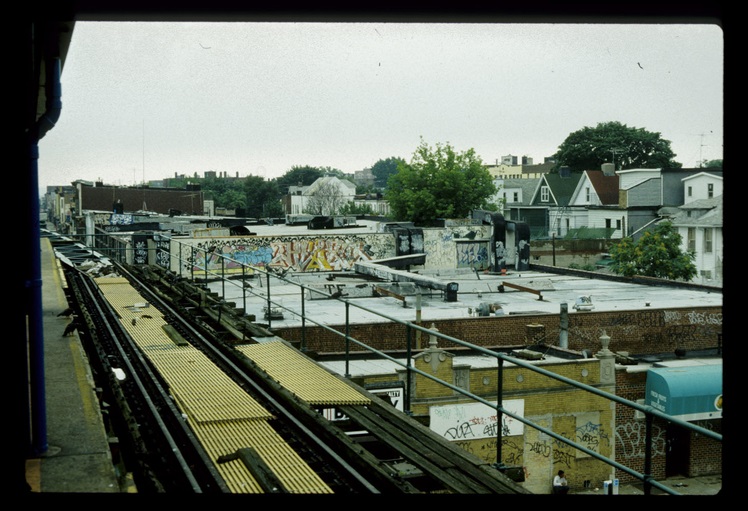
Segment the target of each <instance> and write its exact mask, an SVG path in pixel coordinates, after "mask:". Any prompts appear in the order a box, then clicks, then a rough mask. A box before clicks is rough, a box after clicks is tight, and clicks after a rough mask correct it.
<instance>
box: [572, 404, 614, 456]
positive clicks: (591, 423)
mask: <svg viewBox="0 0 748 511" xmlns="http://www.w3.org/2000/svg"><path fill="white" fill-rule="evenodd" d="M588 415H594V416H595V418H594V419H592V420H588V419H587V417H585V416H588ZM598 417H599V413H597V412H593V413H590V414H582V415H580V416H578V417H577V428H576V431H575V441H576V443H578V444H579V445H581V446H583V447H586V448H587V449H589V450H590V451H594V452H596V453H598V454H604V452H603V451H607V450H608V449H607V448H608V447H610V444H611V442H610V435H609V434H608V433H606V432H605V430H604V428H603V427H602V424H600V423H599V419H598ZM603 447H605V448H606V449H602V448H603ZM585 456H589V454H587V453H585V452H584V451H577V457H585Z"/></svg>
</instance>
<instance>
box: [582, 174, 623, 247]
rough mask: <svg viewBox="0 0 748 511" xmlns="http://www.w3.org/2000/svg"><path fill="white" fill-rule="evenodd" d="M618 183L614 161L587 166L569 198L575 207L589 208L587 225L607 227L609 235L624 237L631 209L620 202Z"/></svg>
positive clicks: (606, 231)
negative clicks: (592, 167)
mask: <svg viewBox="0 0 748 511" xmlns="http://www.w3.org/2000/svg"><path fill="white" fill-rule="evenodd" d="M618 183H619V177H618V175H617V174H616V173H615V171H614V168H613V165H612V164H607V165H603V168H602V170H585V171H584V172H582V178H581V179H580V180H579V182H578V183H577V186H576V188H575V189H574V193H573V194H572V196H571V199H570V200H569V206H570V207H571V208H573V209H576V210H579V211H586V215H587V217H586V219H585V220H584V223H585V224H586V227H587V228H589V229H600V230H601V231H602V230H604V232H605V236H606V237H609V238H622V237H623V235H624V232H625V230H626V225H627V221H626V218H627V212H626V210H624V209H621V208H620V207H619V205H618Z"/></svg>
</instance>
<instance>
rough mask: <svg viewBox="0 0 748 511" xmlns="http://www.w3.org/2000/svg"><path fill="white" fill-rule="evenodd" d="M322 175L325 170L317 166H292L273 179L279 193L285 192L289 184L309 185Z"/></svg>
mask: <svg viewBox="0 0 748 511" xmlns="http://www.w3.org/2000/svg"><path fill="white" fill-rule="evenodd" d="M324 175H325V171H324V170H322V169H320V168H317V167H310V166H308V165H304V166H294V167H291V169H290V170H289V171H288V172H286V173H285V174H283V175H282V176H280V177H279V178H276V180H275V181H276V182H277V183H278V189H279V190H280V192H281V194H286V193H288V187H289V186H309V185H310V184H312V183H314V182H315V181H316V180H317V179H319V178H321V177H322V176H324Z"/></svg>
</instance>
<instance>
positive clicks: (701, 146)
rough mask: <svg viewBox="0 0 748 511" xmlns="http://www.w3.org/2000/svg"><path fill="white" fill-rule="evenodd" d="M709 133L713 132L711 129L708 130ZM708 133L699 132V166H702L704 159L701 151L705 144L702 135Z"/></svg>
mask: <svg viewBox="0 0 748 511" xmlns="http://www.w3.org/2000/svg"><path fill="white" fill-rule="evenodd" d="M709 133H714V132H713V131H712V130H709ZM706 135H708V133H699V168H702V167H703V166H704V159H703V157H702V151H703V149H704V147H705V146H706V144H704V137H705V136H706ZM706 147H709V146H706Z"/></svg>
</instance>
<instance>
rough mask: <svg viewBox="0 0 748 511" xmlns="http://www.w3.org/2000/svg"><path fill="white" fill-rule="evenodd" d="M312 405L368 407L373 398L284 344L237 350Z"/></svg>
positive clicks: (243, 347)
mask: <svg viewBox="0 0 748 511" xmlns="http://www.w3.org/2000/svg"><path fill="white" fill-rule="evenodd" d="M236 348H237V349H238V350H239V351H241V352H242V353H244V354H245V355H246V356H247V357H248V358H249V359H251V360H252V361H254V362H255V363H256V364H257V365H258V366H260V367H261V368H262V369H263V370H264V371H265V372H267V373H268V375H270V377H272V378H274V379H275V380H276V381H278V382H279V383H280V384H281V385H282V386H283V387H284V388H286V389H288V390H289V391H290V392H292V393H293V394H294V395H296V396H297V397H299V398H300V399H303V400H304V401H306V402H307V403H309V404H311V405H327V406H334V405H367V404H369V403H370V402H371V400H370V399H369V398H367V397H366V396H364V395H363V394H361V393H360V392H358V391H357V390H356V389H354V388H353V387H351V386H350V385H348V384H346V383H345V382H343V381H341V380H340V379H339V378H338V377H337V376H335V375H333V374H332V373H330V372H328V371H327V370H325V369H324V368H323V367H321V366H320V365H319V364H317V363H316V362H314V361H313V360H311V359H310V358H308V357H306V356H304V355H303V354H302V353H300V352H298V351H297V350H295V349H294V348H292V347H291V346H288V345H287V344H286V343H284V342H282V341H274V342H268V343H263V344H252V345H241V346H237V347H236Z"/></svg>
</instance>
